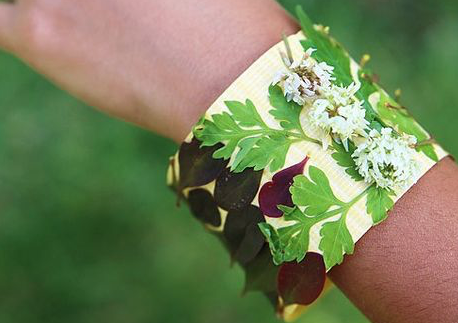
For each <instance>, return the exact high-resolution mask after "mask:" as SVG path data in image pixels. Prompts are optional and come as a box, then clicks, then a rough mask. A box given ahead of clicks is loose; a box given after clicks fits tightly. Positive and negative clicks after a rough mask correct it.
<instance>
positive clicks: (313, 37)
mask: <svg viewBox="0 0 458 323" xmlns="http://www.w3.org/2000/svg"><path fill="white" fill-rule="evenodd" d="M297 16H298V18H299V21H300V23H301V27H302V30H303V31H304V34H305V35H306V36H307V40H305V41H303V42H302V46H303V47H304V49H305V50H307V49H308V48H310V47H313V48H316V49H317V51H316V52H315V53H313V57H314V58H315V59H316V60H317V61H319V62H326V63H327V64H329V65H332V66H334V76H335V78H336V83H337V84H339V85H344V86H348V85H350V84H351V83H352V82H353V78H352V77H351V72H350V58H349V56H348V53H347V52H346V51H345V50H344V49H343V48H342V46H341V45H340V44H339V43H337V42H336V41H335V40H334V39H332V38H331V37H329V35H327V34H326V33H325V32H323V31H322V30H317V29H316V28H315V26H314V25H313V22H312V21H311V20H310V18H309V17H308V16H307V15H306V13H305V12H304V10H303V9H302V7H298V8H297Z"/></svg>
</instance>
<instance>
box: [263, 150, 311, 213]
mask: <svg viewBox="0 0 458 323" xmlns="http://www.w3.org/2000/svg"><path fill="white" fill-rule="evenodd" d="M307 160H308V157H305V159H304V160H303V161H301V162H300V163H298V164H296V165H293V166H291V167H288V168H286V169H284V170H282V171H280V172H278V173H276V174H275V175H274V176H273V177H272V181H271V182H267V183H265V184H264V185H263V186H262V188H261V191H260V192H259V198H258V199H259V207H260V208H261V211H262V213H263V214H264V215H265V216H268V217H271V218H279V217H281V216H282V215H283V212H282V211H280V210H279V209H278V207H277V206H278V205H286V206H293V201H292V199H291V193H290V192H289V188H290V187H291V185H292V184H293V179H294V176H296V175H299V174H302V173H303V172H304V167H305V164H306V163H307Z"/></svg>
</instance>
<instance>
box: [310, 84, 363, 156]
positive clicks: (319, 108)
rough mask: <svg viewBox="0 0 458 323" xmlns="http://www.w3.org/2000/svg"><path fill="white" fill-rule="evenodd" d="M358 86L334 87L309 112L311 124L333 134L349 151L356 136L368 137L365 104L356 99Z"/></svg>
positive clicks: (325, 92)
mask: <svg viewBox="0 0 458 323" xmlns="http://www.w3.org/2000/svg"><path fill="white" fill-rule="evenodd" d="M358 89H359V88H358V86H357V85H355V84H351V85H350V86H349V87H347V88H345V87H340V86H336V85H332V86H331V87H330V88H328V89H326V90H325V91H324V93H323V98H322V99H317V100H315V102H313V104H312V106H311V108H310V110H309V118H310V120H311V122H312V123H313V124H314V125H316V126H318V127H320V128H322V129H323V130H325V131H327V132H328V133H331V134H332V135H333V137H334V138H335V139H336V140H338V141H341V142H342V143H343V145H344V147H345V149H346V150H348V140H351V139H352V138H353V137H356V136H363V137H365V136H366V129H368V126H369V122H368V121H367V120H366V119H365V115H366V111H365V110H364V108H363V106H362V105H363V102H362V101H358V100H356V99H355V98H354V95H355V93H356V92H357V91H358Z"/></svg>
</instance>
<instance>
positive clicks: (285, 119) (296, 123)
mask: <svg viewBox="0 0 458 323" xmlns="http://www.w3.org/2000/svg"><path fill="white" fill-rule="evenodd" d="M269 100H270V105H271V106H272V107H273V108H274V109H272V110H270V111H269V113H270V114H271V115H272V116H274V118H275V119H277V120H278V121H280V125H281V126H282V127H283V128H284V129H286V130H293V129H295V130H299V132H301V131H302V130H301V129H302V126H301V123H300V119H299V116H300V114H301V111H302V107H301V106H300V105H298V104H297V103H295V102H294V101H290V102H288V101H287V100H286V98H285V95H284V94H283V90H282V89H281V87H280V86H278V85H271V86H270V87H269Z"/></svg>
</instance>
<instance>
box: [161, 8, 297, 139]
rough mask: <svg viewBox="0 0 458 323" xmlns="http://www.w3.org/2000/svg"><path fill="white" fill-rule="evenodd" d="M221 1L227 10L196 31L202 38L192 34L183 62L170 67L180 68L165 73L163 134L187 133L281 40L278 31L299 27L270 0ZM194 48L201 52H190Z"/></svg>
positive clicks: (177, 135) (176, 136)
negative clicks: (250, 0)
mask: <svg viewBox="0 0 458 323" xmlns="http://www.w3.org/2000/svg"><path fill="white" fill-rule="evenodd" d="M225 6H227V8H226V9H227V11H226V13H227V14H226V15H224V16H223V17H222V19H218V20H217V21H215V19H212V20H211V24H207V25H206V28H203V29H202V35H201V36H198V35H196V37H197V38H198V37H202V40H199V41H198V40H197V39H193V40H192V42H193V47H191V48H188V51H187V52H184V55H186V56H187V58H184V59H182V60H183V61H184V62H186V65H185V66H173V67H171V68H172V70H173V71H178V70H179V71H180V72H177V73H174V75H175V77H171V78H168V81H167V85H166V87H165V88H167V89H168V90H167V91H165V93H163V94H162V95H161V97H162V98H163V100H164V102H165V104H167V103H169V104H167V106H168V109H167V115H166V116H165V120H164V126H165V127H164V130H163V131H162V134H164V135H165V136H167V137H169V138H171V139H173V140H175V141H176V142H181V141H182V140H183V139H184V138H185V137H186V136H187V135H188V133H189V132H190V131H191V129H192V126H193V125H194V124H195V123H196V122H197V121H198V119H199V117H201V116H202V115H203V114H204V112H205V111H206V110H207V109H208V107H209V106H210V105H211V104H212V103H213V102H214V101H215V100H216V99H217V98H218V96H219V95H220V94H221V93H222V92H223V91H224V90H225V89H226V88H227V87H228V86H229V85H230V84H231V83H232V82H233V81H234V80H235V79H236V78H237V77H238V76H239V75H240V74H241V73H242V72H243V71H245V70H246V69H247V68H248V67H249V66H250V65H251V64H252V63H253V62H254V61H255V60H256V59H257V58H259V57H260V56H261V55H262V54H263V53H264V52H265V51H267V50H268V49H269V48H270V47H272V46H273V45H274V44H276V43H278V42H279V41H280V40H281V36H282V33H285V34H287V35H289V34H293V33H295V32H297V31H298V30H299V26H298V25H297V23H296V22H295V21H294V20H293V18H291V17H290V16H289V15H288V14H287V13H286V12H285V11H284V10H283V9H282V8H281V7H280V6H279V5H278V4H277V3H275V2H274V1H271V2H265V1H253V3H252V4H250V6H249V7H247V6H246V5H244V6H245V7H244V8H238V9H237V5H234V4H232V3H227V4H225ZM258 16H259V17H258ZM262 17H269V20H268V21H266V20H265V19H262ZM204 31H205V33H203V32H204ZM188 42H189V40H188ZM197 46H199V48H196V47H197ZM202 49H203V50H202ZM197 52H201V53H200V54H197V55H195V53H197ZM190 53H192V55H191V54H190ZM173 71H172V72H173ZM178 91H179V92H178ZM161 105H163V106H164V103H161ZM170 112H172V113H170Z"/></svg>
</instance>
